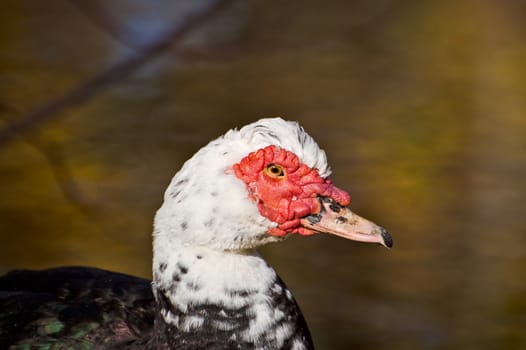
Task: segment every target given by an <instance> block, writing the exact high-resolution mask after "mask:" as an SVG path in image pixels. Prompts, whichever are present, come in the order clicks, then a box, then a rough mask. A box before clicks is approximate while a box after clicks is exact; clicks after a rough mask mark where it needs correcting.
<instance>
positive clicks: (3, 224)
mask: <svg viewBox="0 0 526 350" xmlns="http://www.w3.org/2000/svg"><path fill="white" fill-rule="evenodd" d="M0 6H2V8H3V9H2V11H0V18H1V19H2V21H1V23H2V26H3V30H2V31H1V33H2V34H0V35H1V36H2V45H3V50H2V53H1V54H0V65H1V67H2V68H3V71H4V72H5V74H4V75H3V78H2V80H1V83H0V89H1V90H2V96H3V99H2V111H3V112H4V113H3V119H4V120H13V119H15V118H18V117H20V116H22V115H24V114H25V113H27V112H29V111H32V110H34V109H35V108H36V107H37V106H40V105H41V104H43V103H45V102H46V101H49V100H51V99H53V98H54V97H56V96H60V95H61V94H63V93H65V92H66V91H68V89H70V88H71V87H72V86H75V84H77V83H78V82H80V81H83V80H84V79H85V78H87V77H90V76H91V75H92V74H94V73H95V72H98V71H100V70H101V69H102V68H103V67H105V66H106V65H107V64H108V62H110V61H112V60H113V59H115V57H116V56H119V55H121V54H128V53H129V52H130V51H129V50H130V48H127V47H125V46H123V44H122V43H120V42H119V40H116V38H115V37H114V36H112V35H109V34H108V33H107V32H105V30H104V29H103V28H101V27H100V26H97V25H96V24H94V23H93V21H90V20H89V18H86V16H85V14H83V13H82V12H81V11H80V10H79V9H78V8H76V7H75V6H72V5H71V4H70V3H61V2H54V3H52V4H49V3H47V4H45V5H44V4H40V5H38V4H34V3H31V4H29V3H25V2H16V3H9V2H7V3H3V4H2V5H0ZM101 6H102V5H101ZM121 6H125V5H121ZM142 6H144V5H142ZM123 9H124V10H123V11H122V12H118V11H113V12H111V14H112V16H116V18H118V19H119V20H120V21H122V22H119V23H135V22H134V21H139V22H141V20H142V19H141V13H142V12H141V11H142V10H141V11H138V12H137V11H135V12H133V11H132V10H133V8H131V7H130V8H127V7H123ZM524 10H525V9H524V5H522V4H521V3H517V2H508V3H504V4H503V3H501V4H499V6H498V7H497V6H496V5H492V4H487V3H486V4H473V3H471V2H468V1H461V2H460V3H459V2H456V3H454V4H453V3H452V4H449V3H434V2H417V1H408V2H404V5H403V6H402V5H401V4H399V3H395V2H390V1H383V2H379V3H377V4H375V5H367V6H366V7H364V5H363V4H359V3H358V2H353V1H351V2H337V1H335V2H331V3H329V4H327V6H324V7H323V8H320V7H319V5H317V4H316V3H314V2H313V3H312V4H311V3H309V2H307V3H305V4H303V5H302V6H301V7H297V6H295V5H293V4H281V3H272V2H270V3H256V4H255V5H254V7H253V9H251V10H250V11H248V12H246V13H247V16H248V14H249V13H251V14H252V15H251V16H249V17H248V18H249V20H246V21H245V22H243V21H242V23H243V25H241V24H239V23H240V22H236V23H238V25H237V26H236V27H235V28H236V31H235V32H236V35H231V36H229V37H228V38H230V39H229V40H227V39H225V37H223V38H222V39H221V40H220V41H219V42H218V44H217V45H214V43H213V42H210V41H204V42H205V43H206V45H205V44H200V45H196V46H193V47H192V50H191V53H190V54H188V52H187V53H186V54H183V55H180V54H178V53H177V52H176V51H174V52H172V53H171V54H168V55H165V56H163V57H162V58H161V59H159V60H157V61H156V62H155V64H156V66H155V69H154V70H151V71H146V72H147V74H145V71H142V72H139V74H137V75H134V76H133V77H131V78H130V79H127V80H125V81H123V82H122V83H120V84H118V85H116V86H115V87H114V88H112V89H111V90H109V91H108V92H106V93H104V94H102V95H101V96H98V97H97V98H96V99H94V100H92V101H91V102H89V103H87V104H85V105H82V106H79V107H76V108H72V109H70V110H67V111H64V117H63V118H61V119H59V120H58V121H56V122H53V123H50V124H47V125H45V126H44V128H42V129H40V130H39V131H38V132H35V133H31V134H27V135H21V136H20V137H19V138H18V140H16V142H13V143H11V144H9V145H8V146H6V147H4V148H3V149H1V150H0V176H1V178H2V181H1V182H0V193H1V194H2V195H1V196H0V228H1V231H2V243H3V244H2V245H1V246H0V270H1V271H7V270H9V269H12V268H17V267H27V268H41V267H47V266H54V265H64V264H70V265H71V264H75V265H79V264H81V265H94V266H99V267H103V268H107V269H113V270H118V271H124V272H128V273H134V274H139V275H142V276H148V275H149V274H150V259H151V248H150V232H151V221H152V217H153V213H154V211H155V210H156V208H157V207H158V206H159V205H160V201H161V198H162V193H163V191H164V188H165V186H166V185H167V184H168V182H169V180H170V178H171V176H172V175H173V173H174V172H175V171H176V170H177V169H178V168H179V167H180V166H181V164H182V163H183V162H184V160H186V159H187V158H188V157H189V156H191V155H192V154H193V152H195V151H196V150H197V149H199V147H201V146H202V145H204V144H205V143H207V142H208V141H209V140H210V139H212V138H214V137H217V136H218V135H219V134H221V133H223V132H224V131H225V130H227V129H228V128H230V127H232V126H240V125H243V124H245V123H248V122H251V121H253V120H255V119H258V118H259V117H262V116H268V115H281V116H285V117H287V118H290V119H296V120H299V121H301V123H302V124H303V125H304V126H305V128H306V129H307V131H309V132H310V133H311V134H312V135H313V136H314V137H315V138H316V139H317V140H318V141H319V143H320V144H321V145H322V146H323V147H324V148H325V149H326V151H327V153H328V155H329V160H330V162H331V164H332V168H333V171H334V175H333V177H332V178H333V180H334V182H335V183H337V184H338V185H339V186H340V187H342V188H346V189H348V190H350V192H351V195H352V196H353V204H352V206H353V208H354V209H355V210H356V211H357V212H358V213H360V214H361V215H363V216H365V217H368V218H371V219H373V220H375V221H376V222H378V223H379V224H381V225H383V226H385V227H387V228H388V229H389V230H390V231H391V232H392V233H393V235H394V237H395V247H394V249H393V250H391V251H387V250H385V249H381V248H380V247H373V246H369V245H359V244H354V243H352V242H346V241H342V240H339V239H337V238H333V237H321V236H319V237H312V238H308V239H305V238H293V239H290V240H289V241H287V242H285V243H283V244H279V245H272V246H269V247H266V248H265V249H264V250H263V254H264V255H265V256H266V257H267V258H268V260H269V261H270V262H271V263H272V265H273V266H274V267H275V268H276V269H277V271H278V272H279V273H280V274H281V275H282V278H283V279H284V280H285V281H286V282H287V284H288V285H289V286H290V288H291V289H292V290H293V291H294V294H295V296H296V298H297V299H298V301H299V302H300V304H301V306H302V308H303V310H304V313H305V315H306V318H307V319H308V321H309V325H310V327H311V329H312V333H313V337H314V340H315V343H316V344H317V346H318V348H320V349H349V348H352V347H354V348H359V349H520V348H524V347H526V336H525V335H524V324H525V322H524V321H525V320H524V317H525V314H526V303H525V301H524V300H526V298H525V297H526V295H525V292H526V285H525V284H524V282H523V277H522V276H524V275H525V272H526V271H525V270H526V255H525V253H524V249H523V246H524V244H523V243H524V240H525V235H524V232H525V231H526V225H525V221H524V219H523V215H522V213H523V212H524V211H525V209H526V208H525V203H526V188H525V184H524V181H522V179H523V178H524V177H525V175H526V174H525V173H526V161H525V160H526V159H525V156H524V155H525V154H526V118H524V115H525V106H524V92H525V81H524V74H523V73H524V65H523V62H524V61H525V57H524V56H525V54H526V51H525V48H524V44H523V41H522V40H521V38H522V37H521V35H520V34H521V33H522V31H521V23H523V22H524V20H526V18H524V16H525V15H524V14H525V13H526V11H524ZM127 16H131V17H133V21H131V22H126V19H127ZM149 18H151V17H149ZM162 18H163V19H167V20H171V19H172V18H173V17H172V16H169V15H167V16H165V17H162ZM226 22H228V21H226ZM219 23H225V22H224V21H223V22H219ZM222 25H223V24H221V25H219V24H217V25H216V26H219V27H220V26H222ZM159 26H161V24H159ZM141 28H142V27H141ZM213 28H214V27H213V26H212V31H213ZM231 32H232V33H233V32H234V31H231ZM141 33H143V34H145V35H146V36H143V37H141V39H140V40H147V39H148V37H149V35H150V34H151V35H154V34H155V31H152V32H151V33H150V32H145V31H142V29H141ZM149 33H150V34H149ZM152 33H153V34H152ZM141 35H142V34H141ZM141 42H142V41H141ZM201 43H203V42H202V41H201Z"/></svg>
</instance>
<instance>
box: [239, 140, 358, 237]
mask: <svg viewBox="0 0 526 350" xmlns="http://www.w3.org/2000/svg"><path fill="white" fill-rule="evenodd" d="M271 164H275V165H278V166H281V167H282V168H283V171H284V176H281V177H275V176H270V175H269V174H268V172H266V171H265V168H266V167H267V166H268V165H271ZM233 169H234V172H235V174H236V176H237V177H238V178H239V179H240V180H242V181H243V182H244V183H245V184H246V186H247V189H248V192H249V195H250V198H252V199H253V200H254V201H255V202H256V203H257V206H258V209H259V212H260V214H261V215H263V216H264V217H266V218H267V219H269V220H270V221H273V222H275V223H277V224H278V226H277V227H273V228H270V229H269V230H268V233H269V234H271V235H274V236H284V235H286V234H287V233H299V234H301V235H304V236H307V235H312V234H314V233H315V231H312V230H309V229H306V228H304V227H301V226H300V219H301V218H303V217H306V216H308V215H311V214H317V213H319V212H320V210H321V207H320V202H319V200H318V199H317V197H318V196H322V197H330V198H332V199H334V200H335V201H336V202H338V203H339V204H341V205H342V206H346V205H349V203H350V202H351V197H350V195H349V194H348V193H347V192H345V191H343V190H341V189H339V188H337V187H336V186H334V185H333V184H332V182H331V181H330V180H328V179H324V178H322V177H321V176H320V175H319V174H318V170H317V169H312V168H309V167H308V166H307V165H305V164H303V163H301V162H300V160H299V159H298V157H297V156H296V155H295V154H294V153H292V152H290V151H287V150H284V149H282V148H279V147H276V146H267V147H265V148H262V149H259V150H258V151H256V152H252V153H250V154H249V155H248V156H246V157H245V158H243V159H241V161H240V162H239V163H237V164H234V165H233Z"/></svg>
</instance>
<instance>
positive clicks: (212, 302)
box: [0, 118, 392, 350]
mask: <svg viewBox="0 0 526 350" xmlns="http://www.w3.org/2000/svg"><path fill="white" fill-rule="evenodd" d="M329 174H330V169H329V166H328V164H327V158H326V156H325V152H324V151H323V150H321V149H320V148H319V146H318V145H317V144H316V142H315V141H314V140H313V139H312V137H310V136H309V135H308V134H307V133H306V132H305V131H304V130H303V128H302V127H300V126H299V125H298V124H297V123H295V122H289V121H284V120H283V119H280V118H268V119H261V120H259V121H257V122H255V123H252V124H249V125H247V126H245V127H243V128H241V129H240V130H236V129H233V130H230V131H228V132H227V133H226V134H225V135H223V136H221V137H219V138H218V139H216V140H214V141H212V142H210V143H209V144H208V145H207V146H205V147H203V148H202V149H201V150H199V151H198V152H197V153H196V154H195V155H194V156H193V157H192V158H191V159H190V160H188V161H187V162H186V163H185V164H184V165H183V167H182V168H181V170H180V171H179V172H178V173H177V174H176V175H175V176H174V178H173V179H172V181H171V183H170V185H169V186H168V189H167V190H166V192H165V195H164V203H163V204H162V206H161V208H160V209H159V210H158V211H157V214H156V216H155V223H154V232H153V240H154V241H153V251H154V257H153V281H152V282H150V281H148V280H145V279H141V278H137V277H133V276H128V275H123V274H119V273H115V272H109V271H104V270H99V269H95V268H86V267H63V268H55V269H49V270H43V271H26V270H18V271H12V272H10V273H8V274H7V275H5V276H3V277H1V278H0V310H1V311H0V349H295V350H300V349H312V348H313V344H312V340H311V337H310V334H309V331H308V328H307V325H306V323H305V320H304V318H303V316H302V314H301V311H300V309H299V307H298V305H297V303H296V301H295V300H294V298H293V296H292V294H291V292H290V291H289V290H288V289H287V287H286V286H285V284H284V283H283V282H282V281H281V279H280V278H279V277H278V275H277V274H276V272H275V271H274V270H273V269H272V268H271V267H270V266H269V265H268V264H267V262H266V261H265V260H263V258H262V257H261V256H260V255H258V253H257V252H256V251H255V248H257V247H258V246H261V245H264V244H267V243H270V242H278V241H281V240H283V239H284V238H285V237H287V236H289V235H292V234H299V235H303V236H308V235H312V234H315V233H330V234H335V235H338V236H341V237H344V238H348V239H352V240H356V241H362V242H375V243H379V244H382V245H384V246H386V247H391V246H392V239H391V236H390V235H389V233H388V232H387V231H386V230H385V229H383V228H381V227H379V226H377V225H375V224H373V223H372V222H370V221H368V220H365V219H363V218H361V217H359V216H357V215H356V214H354V213H352V212H351V211H350V210H349V209H348V208H347V207H346V206H347V205H348V204H349V203H350V196H349V194H348V193H347V192H345V191H343V190H341V189H339V188H337V187H336V186H334V185H333V184H332V183H331V181H330V180H329V179H328V176H329Z"/></svg>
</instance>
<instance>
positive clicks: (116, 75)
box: [0, 0, 229, 146]
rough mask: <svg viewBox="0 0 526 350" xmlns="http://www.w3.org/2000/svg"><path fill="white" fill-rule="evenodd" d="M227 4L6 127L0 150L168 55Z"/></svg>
mask: <svg viewBox="0 0 526 350" xmlns="http://www.w3.org/2000/svg"><path fill="white" fill-rule="evenodd" d="M228 3H229V1H228V0H212V1H210V2H209V3H207V4H205V5H203V6H201V7H200V8H198V9H197V10H195V11H193V12H192V13H191V14H190V15H189V16H188V17H187V18H186V20H185V21H182V22H181V23H178V24H177V25H175V26H174V27H173V28H172V29H171V30H169V31H168V32H167V33H166V34H165V35H163V36H162V37H161V38H160V39H159V40H157V41H154V42H152V43H150V44H149V45H145V46H144V47H142V49H140V51H139V52H137V54H136V55H134V56H132V57H129V58H127V59H125V60H124V61H121V62H119V63H117V64H114V65H113V66H111V67H109V68H108V69H107V70H106V71H104V72H102V73H100V74H99V75H97V76H95V77H93V78H92V79H90V80H88V81H86V82H84V83H83V84H80V85H79V86H78V87H77V88H74V89H72V90H71V91H70V92H69V93H68V94H66V95H64V96H63V97H61V98H58V99H56V100H54V101H52V102H50V103H48V104H46V105H44V106H43V107H41V108H40V109H37V110H36V111H34V112H32V113H29V114H27V115H25V116H24V117H22V118H20V119H18V120H16V121H14V122H12V123H10V124H9V125H8V126H7V127H5V128H4V129H2V130H0V146H3V145H5V144H7V143H8V142H9V141H11V140H12V139H13V137H15V136H16V135H17V134H18V133H22V132H27V131H29V130H32V129H35V128H37V127H38V126H40V125H41V124H42V123H44V122H45V121H49V120H51V119H53V118H56V117H57V115H58V114H57V113H58V112H59V111H61V110H63V109H65V108H67V107H70V106H73V105H77V104H80V103H82V102H84V101H86V100H88V99H90V98H92V97H93V96H95V95H97V94H98V93H100V92H101V91H102V90H103V89H104V88H107V87H108V86H109V85H111V84H113V83H115V82H117V81H118V80H119V79H122V78H124V77H126V76H128V75H129V74H130V73H132V72H133V71H134V70H136V69H138V68H139V67H141V66H143V65H144V64H146V63H147V62H149V60H151V59H152V58H153V57H154V56H157V55H159V54H161V53H163V52H165V51H167V50H168V49H169V48H170V47H171V46H172V45H173V44H174V43H176V42H177V41H179V40H181V39H182V38H183V37H184V36H185V35H186V34H187V33H188V32H190V31H191V30H193V29H195V28H196V27H198V26H199V25H200V24H202V23H203V22H204V21H205V20H207V19H208V18H210V17H211V16H212V15H214V14H215V13H216V12H217V11H218V10H219V9H221V8H222V7H224V6H225V5H227V4H228Z"/></svg>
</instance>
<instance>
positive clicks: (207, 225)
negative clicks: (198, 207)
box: [205, 218, 215, 228]
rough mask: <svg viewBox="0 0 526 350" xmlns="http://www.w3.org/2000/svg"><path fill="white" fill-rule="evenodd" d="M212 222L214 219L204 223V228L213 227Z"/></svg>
mask: <svg viewBox="0 0 526 350" xmlns="http://www.w3.org/2000/svg"><path fill="white" fill-rule="evenodd" d="M214 221H215V220H214V218H212V219H210V220H207V221H205V227H208V228H210V227H212V225H214Z"/></svg>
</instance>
